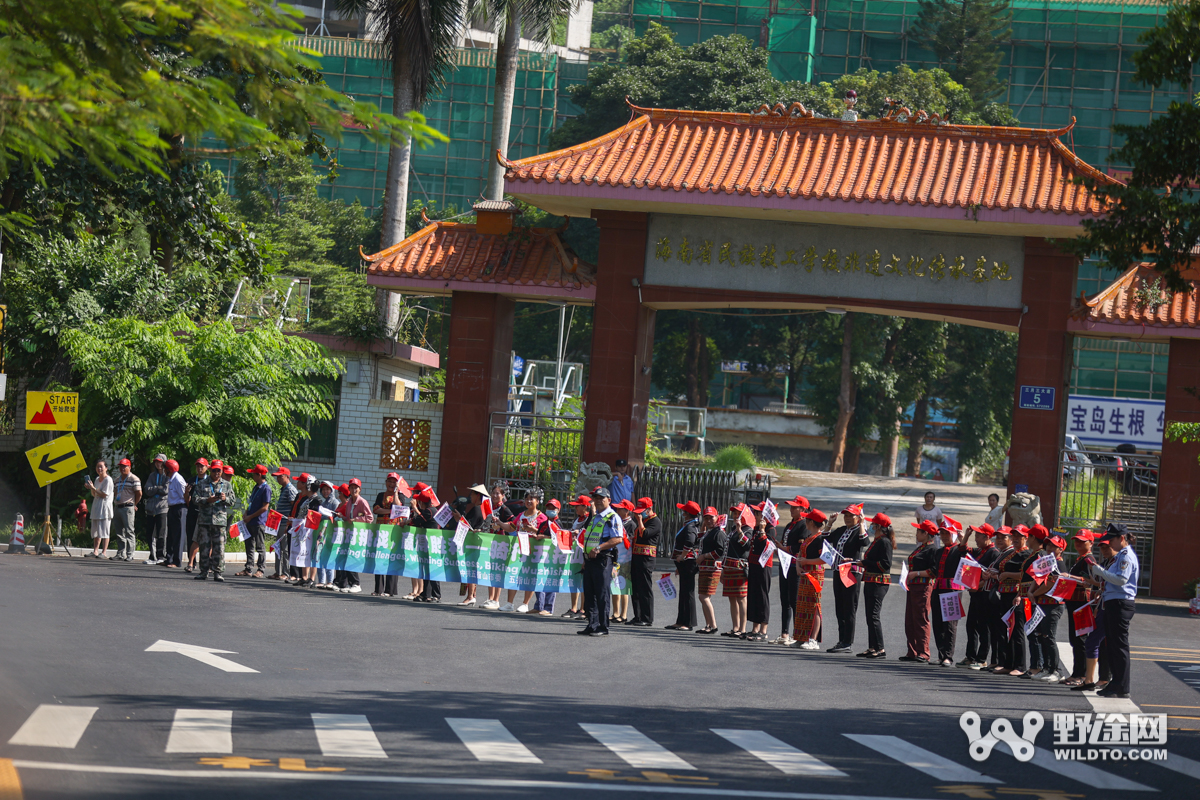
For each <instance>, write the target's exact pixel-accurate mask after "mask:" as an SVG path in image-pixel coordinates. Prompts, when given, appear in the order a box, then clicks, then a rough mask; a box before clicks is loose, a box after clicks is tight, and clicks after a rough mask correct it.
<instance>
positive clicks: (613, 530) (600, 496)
mask: <svg viewBox="0 0 1200 800" xmlns="http://www.w3.org/2000/svg"><path fill="white" fill-rule="evenodd" d="M592 504H593V505H594V506H595V508H596V513H595V514H593V515H592V518H591V519H589V520H588V522H587V525H586V526H585V527H584V532H583V555H584V557H583V611H584V614H586V615H587V627H586V628H584V629H583V630H581V631H578V633H579V635H580V636H608V602H609V581H611V580H612V565H613V557H614V555H615V551H614V548H615V547H616V546H617V545H618V544H620V543H621V539H622V537H623V536H624V531H625V529H624V526H623V525H622V523H621V518H620V517H618V516H617V512H615V511H613V510H612V508H611V504H612V496H611V495H610V494H609V493H608V489H605V488H604V487H603V486H597V487H596V488H595V489H593V490H592Z"/></svg>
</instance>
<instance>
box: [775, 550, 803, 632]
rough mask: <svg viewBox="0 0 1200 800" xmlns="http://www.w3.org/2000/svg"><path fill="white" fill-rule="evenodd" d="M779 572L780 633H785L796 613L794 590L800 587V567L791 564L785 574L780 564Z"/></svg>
mask: <svg viewBox="0 0 1200 800" xmlns="http://www.w3.org/2000/svg"><path fill="white" fill-rule="evenodd" d="M779 569H780V573H779V608H780V611H781V613H780V615H779V616H780V618H781V622H782V623H783V627H782V628H781V629H780V631H779V632H780V633H781V634H783V635H785V636H786V635H787V632H788V626H789V625H791V623H792V618H793V617H794V616H795V615H796V592H797V591H798V590H799V588H800V568H799V567H797V566H796V565H795V564H792V566H791V568H790V569H788V574H787V575H786V576H785V575H784V574H783V572H782V570H783V567H782V566H781V567H780V568H779Z"/></svg>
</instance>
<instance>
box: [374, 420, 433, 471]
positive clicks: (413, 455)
mask: <svg viewBox="0 0 1200 800" xmlns="http://www.w3.org/2000/svg"><path fill="white" fill-rule="evenodd" d="M429 434H430V422H429V420H427V419H403V418H400V417H384V418H383V446H382V447H381V448H380V451H379V466H380V468H381V469H407V470H415V471H418V472H425V471H426V470H428V469H429Z"/></svg>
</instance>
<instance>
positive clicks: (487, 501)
mask: <svg viewBox="0 0 1200 800" xmlns="http://www.w3.org/2000/svg"><path fill="white" fill-rule="evenodd" d="M479 510H480V511H482V512H483V516H484V517H490V516H491V515H492V498H490V497H485V498H483V503H481V504H480V506H479Z"/></svg>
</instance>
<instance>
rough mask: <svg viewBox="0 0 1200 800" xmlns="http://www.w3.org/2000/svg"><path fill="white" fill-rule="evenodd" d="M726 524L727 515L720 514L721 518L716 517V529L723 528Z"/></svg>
mask: <svg viewBox="0 0 1200 800" xmlns="http://www.w3.org/2000/svg"><path fill="white" fill-rule="evenodd" d="M728 524H729V515H728V514H722V515H721V516H719V517H717V527H718V528H724V527H725V526H726V525H728Z"/></svg>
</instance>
